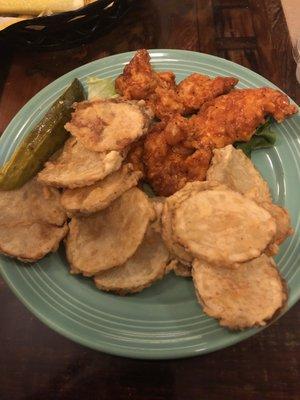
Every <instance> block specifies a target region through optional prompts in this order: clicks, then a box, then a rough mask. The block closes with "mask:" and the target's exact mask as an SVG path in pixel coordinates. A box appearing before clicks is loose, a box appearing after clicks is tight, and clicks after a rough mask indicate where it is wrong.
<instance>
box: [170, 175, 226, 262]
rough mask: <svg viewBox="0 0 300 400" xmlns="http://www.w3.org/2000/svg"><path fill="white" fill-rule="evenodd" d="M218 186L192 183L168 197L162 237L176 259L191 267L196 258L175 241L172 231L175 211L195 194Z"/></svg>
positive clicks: (211, 183) (212, 183)
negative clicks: (181, 203) (182, 202)
mask: <svg viewBox="0 0 300 400" xmlns="http://www.w3.org/2000/svg"><path fill="white" fill-rule="evenodd" d="M217 186H219V184H218V183H217V182H190V183H187V184H186V185H185V186H184V187H183V188H182V189H181V190H179V191H178V192H176V193H174V194H173V195H172V196H170V197H168V198H167V199H166V201H165V203H164V208H163V212H162V236H163V239H164V241H165V243H166V246H167V247H168V249H169V251H170V253H171V254H173V255H174V256H175V258H178V260H179V261H180V262H181V263H183V264H187V265H190V263H191V262H192V261H193V258H194V257H193V256H192V255H191V254H190V253H189V252H187V251H186V250H185V249H184V247H183V246H181V245H180V244H179V243H178V242H176V241H175V239H174V235H173V229H172V219H173V211H174V209H175V208H176V206H177V205H178V204H180V202H181V201H183V200H184V199H186V198H188V197H190V196H191V194H192V193H193V192H197V191H198V190H205V189H209V188H213V187H217ZM222 187H224V186H222ZM224 188H225V187H224Z"/></svg>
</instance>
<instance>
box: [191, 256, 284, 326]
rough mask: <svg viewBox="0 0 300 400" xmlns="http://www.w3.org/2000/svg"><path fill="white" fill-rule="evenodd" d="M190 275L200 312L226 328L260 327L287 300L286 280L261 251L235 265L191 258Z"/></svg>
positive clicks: (271, 260)
mask: <svg viewBox="0 0 300 400" xmlns="http://www.w3.org/2000/svg"><path fill="white" fill-rule="evenodd" d="M192 274H193V282H194V285H195V289H196V294H197V296H198V299H199V302H200V304H201V305H202V307H203V311H204V312H205V313H206V314H207V315H209V316H210V317H213V318H216V319H218V320H219V322H220V325H222V326H226V327H227V328H229V329H244V328H252V327H254V326H263V325H265V324H266V322H267V321H268V320H270V319H271V318H272V317H274V315H275V314H276V313H277V312H278V311H279V310H281V309H282V307H283V306H284V304H285V302H286V300H287V286H286V283H285V281H284V280H283V279H282V277H281V276H280V273H279V271H278V270H277V268H276V265H275V263H274V261H273V259H272V258H270V257H267V256H266V255H265V254H262V255H261V256H260V257H258V258H255V259H254V260H251V261H248V262H246V263H242V264H240V265H239V266H238V267H236V268H222V267H214V266H212V265H210V264H208V263H206V262H204V261H200V260H195V261H194V263H193V272H192Z"/></svg>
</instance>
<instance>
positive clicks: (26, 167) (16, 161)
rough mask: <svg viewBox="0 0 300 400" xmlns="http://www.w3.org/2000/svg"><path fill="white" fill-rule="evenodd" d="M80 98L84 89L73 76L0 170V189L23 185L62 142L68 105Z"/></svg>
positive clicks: (69, 109) (69, 108) (64, 138)
mask: <svg viewBox="0 0 300 400" xmlns="http://www.w3.org/2000/svg"><path fill="white" fill-rule="evenodd" d="M82 100H84V90H83V87H82V85H81V83H80V82H79V80H78V79H75V80H74V81H73V82H72V84H71V86H70V87H69V88H68V89H67V90H66V91H65V92H64V93H63V94H62V95H61V96H60V97H59V99H57V100H56V101H55V103H53V105H52V106H51V107H50V109H49V111H48V112H47V113H46V114H45V115H44V117H43V118H42V120H41V121H40V122H39V123H38V125H37V126H36V127H35V128H33V130H32V131H31V132H30V133H29V135H28V136H26V138H25V139H24V140H23V142H22V143H21V144H20V145H19V146H18V147H17V149H16V150H15V151H14V153H13V154H12V156H11V158H10V159H9V160H8V161H7V162H6V163H5V164H4V165H3V167H2V168H1V169H0V190H12V189H17V188H19V187H21V186H23V185H24V184H25V183H26V182H27V181H29V180H30V179H31V178H32V177H33V176H34V175H35V174H36V173H37V172H38V171H39V170H40V169H41V168H42V167H43V165H44V163H45V162H46V161H47V160H48V159H49V158H50V157H51V156H52V154H53V153H55V152H56V151H57V150H58V149H59V148H60V147H61V146H62V145H63V144H64V142H65V141H66V139H67V138H68V136H69V134H68V132H67V131H66V130H65V128H64V125H65V123H66V122H68V121H69V120H70V118H71V112H72V104H73V103H74V102H79V101H82Z"/></svg>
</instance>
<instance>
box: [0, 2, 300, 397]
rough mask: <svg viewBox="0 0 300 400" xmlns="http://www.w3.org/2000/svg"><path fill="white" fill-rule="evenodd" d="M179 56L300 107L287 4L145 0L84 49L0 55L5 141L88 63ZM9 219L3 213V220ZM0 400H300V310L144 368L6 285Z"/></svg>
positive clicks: (1, 286) (0, 126)
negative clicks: (212, 62) (62, 330)
mask: <svg viewBox="0 0 300 400" xmlns="http://www.w3.org/2000/svg"><path fill="white" fill-rule="evenodd" d="M141 47H145V48H176V49H187V50H194V51H201V52H205V53H210V54H215V55H218V56H220V57H224V58H227V59H230V60H232V61H235V62H237V63H239V64H242V65H244V66H246V67H249V68H251V69H252V70H254V71H256V72H258V73H260V74H261V75H263V76H264V77H266V78H268V79H269V80H271V81H272V82H273V83H275V84H276V85H278V86H279V87H280V88H281V89H282V90H284V91H285V92H286V93H288V94H289V95H290V96H291V97H292V98H293V99H294V100H295V101H297V102H298V103H300V87H299V85H298V84H297V82H296V79H295V68H296V66H295V63H294V61H293V59H292V48H291V43H290V39H289V36H288V31H287V27H286V23H285V20H284V16H283V12H282V9H281V4H280V1H279V0H270V1H268V0H261V1H260V0H249V1H246V0H223V1H222V0H215V1H207V0H164V1H163V0H149V1H148V0H139V1H137V2H136V4H135V5H134V6H133V8H132V10H131V11H130V12H129V13H128V14H127V16H126V17H125V18H124V19H123V20H122V22H121V23H120V24H119V26H118V28H117V29H115V30H113V31H112V32H110V33H108V34H106V35H105V36H102V37H100V38H98V39H96V40H94V41H93V42H90V43H89V44H86V45H82V46H80V47H78V48H74V49H70V50H64V51H56V52H45V53H33V52H30V51H28V50H22V49H16V50H11V49H8V48H5V46H4V45H2V46H1V47H0V71H1V74H0V134H1V133H2V132H3V131H4V129H5V127H6V126H7V124H8V122H9V121H10V120H11V118H12V117H13V116H14V115H15V113H16V112H17V111H18V110H19V109H20V108H21V107H22V106H23V105H24V104H25V103H26V102H27V101H28V100H29V99H30V98H31V97H32V96H33V95H34V94H35V93H37V92H38V91H39V90H40V89H42V88H43V87H44V86H46V85H47V84H48V83H50V82H52V81H53V80H54V79H56V78H57V77H59V76H60V75H62V74H64V73H66V72H68V71H70V70H71V69H73V68H75V67H78V66H80V65H82V64H85V63H87V62H89V61H92V60H95V59H98V58H101V57H105V56H107V55H110V54H116V53H120V52H123V51H128V50H135V49H138V48H141ZM0 212H1V211H0ZM0 304H1V311H0V344H1V350H0V399H1V400H14V399H15V400H25V399H26V400H27V399H28V400H29V399H38V400H43V399H47V400H48V399H49V400H50V399H55V400H60V399H70V400H77V399H85V400H88V399H109V400H110V399H151V400H160V399H174V400H177V399H178V400H179V399H180V400H181V399H191V400H192V399H197V400H200V399H205V400H206V399H211V400H235V399H238V400H240V399H242V400H285V399H286V400H299V399H300V374H299V358H300V357H299V356H300V349H299V338H300V335H299V326H300V317H299V310H300V308H299V305H297V306H295V307H294V308H293V309H292V310H290V311H289V312H288V313H287V314H286V315H285V316H284V317H282V318H281V319H280V320H279V321H277V322H276V323H274V324H273V325H272V326H270V327H269V328H268V329H266V330H264V331H263V332H261V333H260V334H258V335H256V336H255V337H252V338H250V339H248V340H246V341H244V342H242V343H239V344H237V345H235V346H234V347H231V348H228V349H224V350H221V351H218V352H216V353H212V354H208V355H204V356H201V357H196V358H191V359H186V360H175V361H138V360H129V359H123V358H119V357H113V356H109V355H106V354H103V353H99V352H95V351H92V350H89V349H86V348H84V347H82V346H80V345H77V344H75V343H73V342H71V341H69V340H67V339H65V338H63V337H62V336H59V335H58V334H57V333H55V332H53V331H51V330H50V329H49V328H47V327H46V326H44V325H43V324H42V323H41V322H39V321H38V320H37V319H36V318H35V317H33V316H32V315H31V314H30V313H29V312H28V311H27V310H26V309H25V307H24V306H23V305H22V304H21V303H20V302H19V300H17V298H16V297H14V295H13V294H12V293H11V292H10V290H9V289H8V287H7V286H6V285H5V283H4V282H3V281H2V280H1V278H0Z"/></svg>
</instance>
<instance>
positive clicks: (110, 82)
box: [87, 76, 117, 100]
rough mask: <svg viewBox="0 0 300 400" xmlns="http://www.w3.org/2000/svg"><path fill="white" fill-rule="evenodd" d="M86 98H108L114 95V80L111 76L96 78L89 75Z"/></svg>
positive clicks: (115, 94)
mask: <svg viewBox="0 0 300 400" xmlns="http://www.w3.org/2000/svg"><path fill="white" fill-rule="evenodd" d="M87 86H88V95H87V98H88V100H91V99H94V98H100V99H109V98H112V97H116V96H117V93H116V90H115V80H114V79H113V78H103V79H101V78H97V77H96V76H91V77H89V78H88V79H87Z"/></svg>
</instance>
